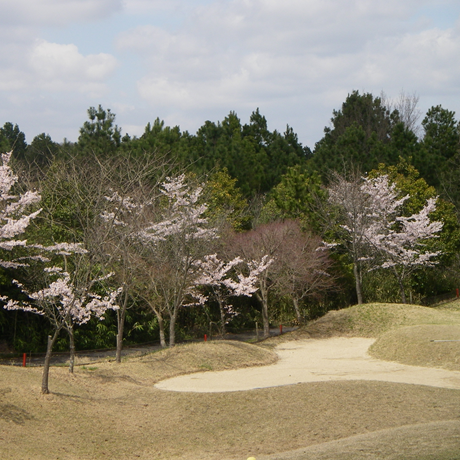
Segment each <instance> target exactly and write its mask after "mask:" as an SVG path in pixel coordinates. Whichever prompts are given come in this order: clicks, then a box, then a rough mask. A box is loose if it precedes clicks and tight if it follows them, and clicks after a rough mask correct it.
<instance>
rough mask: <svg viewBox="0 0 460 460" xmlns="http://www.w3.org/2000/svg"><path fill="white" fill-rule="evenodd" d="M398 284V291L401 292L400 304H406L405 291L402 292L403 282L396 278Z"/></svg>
mask: <svg viewBox="0 0 460 460" xmlns="http://www.w3.org/2000/svg"><path fill="white" fill-rule="evenodd" d="M398 282H399V289H400V290H401V299H402V303H407V299H406V291H405V290H404V283H403V280H401V279H399V278H398Z"/></svg>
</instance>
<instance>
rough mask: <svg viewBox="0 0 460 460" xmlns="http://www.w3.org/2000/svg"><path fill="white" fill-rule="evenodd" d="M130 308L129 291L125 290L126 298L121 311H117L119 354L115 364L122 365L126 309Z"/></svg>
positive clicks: (117, 353)
mask: <svg viewBox="0 0 460 460" xmlns="http://www.w3.org/2000/svg"><path fill="white" fill-rule="evenodd" d="M127 308H128V290H127V289H126V288H125V298H124V299H123V305H122V307H121V309H120V310H118V311H117V322H118V324H117V329H118V331H117V352H116V356H115V362H117V363H121V351H122V350H123V331H124V329H125V318H126V309H127Z"/></svg>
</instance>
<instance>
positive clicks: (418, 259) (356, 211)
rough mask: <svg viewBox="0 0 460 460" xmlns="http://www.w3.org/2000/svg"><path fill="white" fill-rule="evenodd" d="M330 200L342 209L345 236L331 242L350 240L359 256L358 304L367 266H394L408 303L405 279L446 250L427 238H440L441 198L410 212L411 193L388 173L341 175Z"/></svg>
mask: <svg viewBox="0 0 460 460" xmlns="http://www.w3.org/2000/svg"><path fill="white" fill-rule="evenodd" d="M329 199H330V201H331V202H332V203H333V204H335V205H337V206H339V208H340V209H341V210H342V214H341V215H342V220H341V225H340V229H342V230H343V234H342V238H341V239H340V238H339V239H338V240H336V241H335V242H334V243H332V244H329V246H330V247H332V246H334V245H335V244H344V245H345V246H346V247H348V251H349V253H350V254H351V256H352V259H353V269H354V274H355V280H356V291H357V296H358V303H362V290H361V289H362V288H361V271H362V266H363V264H364V263H367V264H368V269H369V270H374V269H377V268H382V269H391V270H392V271H393V273H394V275H395V276H396V279H397V281H398V284H399V287H400V290H401V298H402V301H403V302H404V303H405V302H406V295H405V290H404V281H405V279H407V277H408V276H409V275H410V274H411V273H412V272H413V271H414V270H415V269H416V268H417V267H421V266H431V265H433V264H434V263H436V262H435V260H434V259H435V258H436V257H437V256H438V255H440V251H430V250H429V249H427V245H426V243H427V241H428V240H430V239H432V238H436V237H437V233H438V232H440V231H441V230H442V227H443V223H442V222H437V221H436V222H432V221H431V219H430V217H429V215H430V214H431V213H433V212H434V211H435V209H436V200H437V198H430V199H429V200H428V201H427V202H426V204H425V205H424V206H423V208H422V209H421V210H420V211H419V212H418V213H414V214H412V215H410V216H404V215H402V213H403V205H404V203H405V202H406V201H407V200H408V199H409V195H405V196H403V197H400V193H399V192H398V190H397V188H396V185H395V184H394V183H391V181H390V180H389V177H388V176H387V175H385V174H382V175H378V176H376V177H372V178H362V179H361V180H358V179H356V178H355V180H354V181H351V182H350V181H347V180H346V179H345V178H343V177H342V176H337V177H336V180H335V182H334V183H333V184H332V185H331V186H330V188H329Z"/></svg>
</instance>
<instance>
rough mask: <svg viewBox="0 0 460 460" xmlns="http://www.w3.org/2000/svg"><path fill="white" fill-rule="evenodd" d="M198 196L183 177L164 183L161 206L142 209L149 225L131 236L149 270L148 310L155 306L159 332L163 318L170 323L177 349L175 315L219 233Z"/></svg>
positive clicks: (197, 190) (197, 191) (170, 342)
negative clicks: (149, 295) (149, 293)
mask: <svg viewBox="0 0 460 460" xmlns="http://www.w3.org/2000/svg"><path fill="white" fill-rule="evenodd" d="M201 193H202V187H193V186H191V185H189V184H188V183H187V181H186V178H185V175H183V174H182V175H180V176H178V177H173V178H167V179H166V181H164V182H163V183H162V185H161V195H162V197H161V198H160V200H159V205H158V204H157V207H155V206H154V204H151V203H146V206H145V207H144V214H143V215H144V218H145V219H146V220H147V223H146V224H144V225H143V226H142V228H141V229H140V230H138V231H136V232H133V234H132V235H131V236H132V239H133V240H135V241H137V243H138V244H139V245H140V246H141V248H142V251H141V254H142V259H143V261H144V263H145V264H148V265H149V267H150V269H149V270H147V273H149V274H150V275H152V276H150V280H149V282H150V283H151V286H150V291H151V292H152V293H154V300H153V303H152V302H150V305H151V306H152V305H154V306H155V308H153V307H152V310H153V312H154V313H155V315H157V318H158V321H159V324H160V327H161V324H163V323H164V314H166V315H167V316H168V318H169V345H170V346H174V344H175V325H176V321H177V317H178V314H179V311H180V309H181V308H182V307H183V306H184V303H185V300H186V298H187V296H188V295H189V294H190V291H191V288H192V286H193V285H194V284H195V279H196V278H197V276H199V270H198V267H197V266H196V262H197V261H198V260H200V259H201V258H202V257H203V256H204V255H205V254H206V253H207V252H208V251H209V246H210V242H211V241H212V240H214V239H216V238H217V237H218V234H217V229H216V228H214V227H212V226H210V225H209V223H208V220H207V218H206V217H205V212H206V210H207V206H206V204H204V203H200V197H201ZM149 209H150V210H151V212H150V214H149ZM160 333H161V331H160Z"/></svg>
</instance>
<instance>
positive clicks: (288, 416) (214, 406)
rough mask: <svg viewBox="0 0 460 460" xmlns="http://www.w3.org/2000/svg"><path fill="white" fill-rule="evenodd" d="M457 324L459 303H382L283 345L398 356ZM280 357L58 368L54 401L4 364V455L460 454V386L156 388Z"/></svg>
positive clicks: (234, 346) (297, 457)
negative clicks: (320, 341) (318, 343)
mask: <svg viewBox="0 0 460 460" xmlns="http://www.w3.org/2000/svg"><path fill="white" fill-rule="evenodd" d="M375 322H378V324H375ZM459 324H460V317H459V309H458V307H457V306H455V305H454V306H447V307H444V308H442V309H438V310H433V309H424V308H423V307H415V306H398V305H396V306H392V305H389V306H387V305H377V304H373V305H369V306H361V307H359V308H358V307H353V308H351V309H348V310H347V311H344V310H342V311H341V312H333V313H330V314H328V315H326V317H325V318H323V319H322V320H320V321H318V322H316V323H313V324H311V325H310V326H308V327H307V328H305V329H304V330H302V331H298V332H296V333H295V334H286V335H285V336H283V337H282V338H281V339H278V340H286V339H288V338H289V337H290V338H291V339H293V340H295V339H299V338H307V337H309V336H316V337H318V336H320V334H321V330H322V331H323V332H322V333H323V335H324V336H329V335H361V336H363V335H364V336H366V337H369V336H370V337H376V336H379V335H380V339H379V340H381V341H382V342H381V345H379V346H376V350H380V351H381V352H382V353H384V354H385V353H386V354H387V355H386V356H388V353H390V352H394V350H395V348H397V347H395V346H393V345H392V346H390V344H391V343H392V341H393V342H394V344H396V343H398V341H403V340H407V342H404V346H403V347H399V348H400V349H403V348H404V349H405V348H407V347H408V345H407V344H408V343H409V344H411V343H412V342H413V341H416V340H419V338H420V336H423V335H427V336H428V335H429V336H430V337H434V335H436V337H438V336H440V334H441V333H442V334H446V335H443V337H444V336H446V337H447V336H448V334H456V333H457V332H456V331H457V329H458V325H459ZM449 328H450V329H449ZM391 334H394V336H391ZM430 334H431V335H430ZM449 337H450V336H449ZM272 342H273V340H272ZM266 344H267V345H269V342H267V343H266ZM442 346H443V345H442ZM391 350H393V351H391ZM449 353H451V354H452V353H454V354H455V351H454V352H452V351H449ZM423 354H424V355H427V356H429V355H432V354H433V349H430V348H427V349H426V351H424V352H423ZM420 355H422V354H421V353H420ZM398 356H399V355H398ZM275 359H276V357H275V356H274V354H273V353H272V351H271V350H270V349H268V350H267V349H266V348H261V347H259V346H255V345H249V344H242V343H234V342H231V343H229V342H207V343H199V344H192V345H187V346H178V347H176V348H174V349H172V350H164V351H161V352H158V353H153V354H150V355H146V356H143V357H140V358H132V359H127V360H125V361H124V362H123V363H122V364H120V365H116V364H115V363H109V362H105V363H98V364H94V365H92V366H91V367H88V366H79V367H77V369H76V373H75V375H69V374H68V372H67V369H66V368H62V367H53V368H52V369H51V375H50V389H51V391H52V392H53V393H52V394H51V395H48V396H42V395H41V394H40V392H39V389H40V379H41V369H40V368H26V369H24V368H15V367H8V366H4V367H1V368H0V458H2V459H15V460H16V459H33V460H42V459H43V460H44V459H47V460H48V459H67V460H76V459H78V460H90V459H91V460H93V459H103V458H107V459H114V460H117V459H128V460H129V459H136V458H141V459H184V460H185V459H187V460H197V459H203V460H211V459H229V460H231V459H235V460H236V459H242V460H245V459H246V458H247V457H249V456H250V455H253V456H256V457H257V459H258V460H264V459H272V460H274V459H278V458H279V459H281V458H282V459H286V460H288V459H289V460H306V459H307V458H308V459H309V460H311V459H339V458H340V459H372V458H391V459H398V460H402V459H415V458H417V459H424V458H425V459H428V458H430V459H442V460H447V459H454V458H459V457H458V456H454V455H457V452H459V451H460V432H459V421H460V391H458V390H449V389H441V388H430V387H425V386H419V385H404V384H393V383H385V382H364V381H362V382H361V381H359V382H322V383H308V384H299V385H292V386H286V387H278V388H267V389H259V390H252V391H247V392H235V393H212V394H194V393H175V392H166V391H161V390H158V389H156V388H154V387H153V383H154V382H156V381H158V380H161V379H162V378H165V377H171V376H174V375H178V374H182V373H187V372H193V371H196V370H200V371H201V370H206V369H213V370H220V369H228V368H236V367H239V366H247V365H257V364H258V365H261V364H269V363H272V362H274V360H275ZM398 359H402V358H400V357H398ZM424 359H426V358H424ZM436 362H437V361H436V360H435V363H436ZM427 365H428V364H427ZM281 452H285V454H283V455H281V454H280V453H281ZM398 455H399V456H398Z"/></svg>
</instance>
